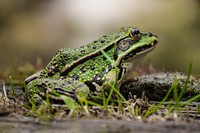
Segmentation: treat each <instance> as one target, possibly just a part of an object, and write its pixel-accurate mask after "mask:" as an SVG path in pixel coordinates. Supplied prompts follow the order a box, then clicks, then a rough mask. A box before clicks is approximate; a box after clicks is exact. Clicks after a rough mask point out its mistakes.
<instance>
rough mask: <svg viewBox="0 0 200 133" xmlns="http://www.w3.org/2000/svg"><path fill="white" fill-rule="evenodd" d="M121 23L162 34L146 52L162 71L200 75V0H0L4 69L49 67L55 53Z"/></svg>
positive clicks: (0, 66) (0, 61)
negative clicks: (48, 64) (151, 48)
mask: <svg viewBox="0 0 200 133" xmlns="http://www.w3.org/2000/svg"><path fill="white" fill-rule="evenodd" d="M122 26H132V27H137V28H139V29H140V31H150V32H152V33H154V34H156V35H157V36H158V37H159V44H158V45H157V47H156V49H155V50H154V51H153V52H151V53H150V54H148V56H146V58H145V60H150V62H151V63H152V64H153V66H154V67H155V68H157V69H165V70H168V71H182V72H187V70H188V66H189V64H190V63H192V64H193V69H192V72H193V73H196V74H199V73H200V53H199V52H200V43H199V42H200V1H199V0H165V1H161V0H81V1H78V0H38V1H36V0H17V1H16V0H0V72H1V71H4V70H5V69H7V68H10V67H15V66H20V65H21V66H24V65H25V64H26V63H30V64H33V65H34V66H36V67H37V66H39V67H43V66H45V65H46V64H47V63H48V62H49V61H50V59H51V58H52V56H54V55H55V53H56V51H57V50H58V49H60V48H63V47H72V48H76V47H79V46H80V45H85V44H87V43H88V42H90V41H93V40H96V39H97V38H98V37H100V36H102V35H104V34H108V33H112V32H117V31H118V30H119V29H120V28H121V27H122Z"/></svg>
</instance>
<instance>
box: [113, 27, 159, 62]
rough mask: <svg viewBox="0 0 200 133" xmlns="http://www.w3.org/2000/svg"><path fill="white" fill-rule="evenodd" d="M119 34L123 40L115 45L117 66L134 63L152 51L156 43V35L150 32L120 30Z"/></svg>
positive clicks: (134, 29)
mask: <svg viewBox="0 0 200 133" xmlns="http://www.w3.org/2000/svg"><path fill="white" fill-rule="evenodd" d="M119 34H124V38H122V39H121V40H120V41H118V42H117V44H116V45H117V48H116V49H115V53H114V58H115V63H116V64H117V65H119V64H124V63H127V62H128V63H130V62H131V64H133V63H135V61H137V60H138V59H140V58H141V57H144V56H145V55H146V54H147V53H149V52H150V51H152V50H153V49H154V48H155V46H156V44H157V42H158V37H157V36H156V35H153V34H152V33H150V32H148V33H141V32H140V31H139V30H138V29H137V28H130V27H128V28H121V30H120V32H119ZM135 64H137V63H135Z"/></svg>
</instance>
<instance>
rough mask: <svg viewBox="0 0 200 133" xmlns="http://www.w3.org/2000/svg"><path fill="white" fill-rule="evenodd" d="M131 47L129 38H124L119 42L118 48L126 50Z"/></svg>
mask: <svg viewBox="0 0 200 133" xmlns="http://www.w3.org/2000/svg"><path fill="white" fill-rule="evenodd" d="M129 47H130V42H129V41H127V40H123V41H121V42H119V44H118V48H119V49H120V50H122V51H126V50H127V49H128V48H129Z"/></svg>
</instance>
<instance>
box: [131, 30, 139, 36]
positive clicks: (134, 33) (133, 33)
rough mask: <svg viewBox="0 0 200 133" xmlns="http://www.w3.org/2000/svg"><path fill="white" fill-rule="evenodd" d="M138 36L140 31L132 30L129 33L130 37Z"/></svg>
mask: <svg viewBox="0 0 200 133" xmlns="http://www.w3.org/2000/svg"><path fill="white" fill-rule="evenodd" d="M138 34H140V31H139V30H138V29H132V30H131V32H130V36H132V37H134V36H137V35H138Z"/></svg>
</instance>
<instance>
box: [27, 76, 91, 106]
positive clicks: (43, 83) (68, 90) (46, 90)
mask: <svg viewBox="0 0 200 133" xmlns="http://www.w3.org/2000/svg"><path fill="white" fill-rule="evenodd" d="M25 91H26V95H27V97H28V99H29V101H30V102H32V103H36V104H37V103H41V102H43V101H44V100H45V99H47V98H49V100H50V102H53V103H63V99H62V96H67V97H69V98H70V99H72V100H75V101H78V96H83V97H85V98H88V96H89V92H90V91H89V88H88V86H87V85H85V84H84V83H83V82H80V81H77V80H74V79H71V78H68V79H49V78H37V79H35V80H32V81H30V82H29V83H28V84H27V85H26V87H25Z"/></svg>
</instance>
